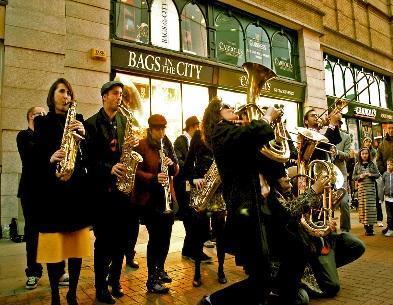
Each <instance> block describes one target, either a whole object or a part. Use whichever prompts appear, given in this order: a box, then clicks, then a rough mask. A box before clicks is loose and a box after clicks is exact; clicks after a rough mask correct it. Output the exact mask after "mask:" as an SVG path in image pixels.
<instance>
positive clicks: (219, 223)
mask: <svg viewBox="0 0 393 305" xmlns="http://www.w3.org/2000/svg"><path fill="white" fill-rule="evenodd" d="M213 160H214V157H213V152H212V151H211V150H210V149H209V148H208V147H207V146H206V145H205V143H204V142H203V141H202V136H201V132H200V131H199V130H197V131H195V133H194V135H193V137H192V139H191V143H190V149H189V151H188V154H187V158H186V161H185V163H184V175H185V176H186V177H187V179H188V180H189V182H190V184H191V186H192V187H193V190H195V188H196V189H200V188H201V187H202V186H203V185H204V183H206V181H204V179H203V178H204V176H205V174H206V173H207V171H208V170H209V168H210V166H211V165H212V163H213ZM193 193H194V192H193V191H192V192H191V197H192V196H193ZM191 202H192V198H191ZM208 213H209V214H210V215H211V218H212V225H213V230H214V231H215V232H216V240H217V259H218V272H217V275H218V281H219V282H220V283H221V284H225V283H227V279H226V277H225V273H224V260H225V249H224V228H225V214H226V212H225V203H224V198H223V197H222V189H221V188H220V187H219V189H218V190H217V191H216V193H215V194H214V195H213V196H212V198H211V200H210V202H209V206H208V207H207V208H206V210H205V211H201V212H199V213H198V212H196V211H195V212H194V213H193V217H192V218H193V221H192V234H193V236H194V237H195V240H196V241H197V242H196V243H195V249H194V251H193V253H196V255H195V274H194V280H193V286H194V287H199V286H201V285H202V282H201V273H200V263H201V259H202V257H201V255H203V243H204V242H205V241H206V240H208V238H209V234H208V233H209V218H208V215H207V214H208Z"/></svg>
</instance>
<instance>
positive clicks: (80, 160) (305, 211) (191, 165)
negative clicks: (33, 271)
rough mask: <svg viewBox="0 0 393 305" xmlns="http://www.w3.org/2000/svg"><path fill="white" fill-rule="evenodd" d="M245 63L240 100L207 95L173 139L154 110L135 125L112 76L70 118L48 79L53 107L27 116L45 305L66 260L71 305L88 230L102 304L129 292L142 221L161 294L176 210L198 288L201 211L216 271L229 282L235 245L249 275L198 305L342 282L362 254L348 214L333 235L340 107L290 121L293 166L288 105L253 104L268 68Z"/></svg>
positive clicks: (325, 290) (291, 298)
mask: <svg viewBox="0 0 393 305" xmlns="http://www.w3.org/2000/svg"><path fill="white" fill-rule="evenodd" d="M244 68H245V70H246V72H247V73H248V78H249V90H248V93H247V104H246V105H245V106H243V107H241V108H239V109H236V110H235V109H233V108H232V107H230V106H228V105H227V104H225V101H222V100H221V99H219V98H218V97H214V98H213V99H212V100H211V101H210V103H209V105H208V106H207V108H206V109H205V112H204V116H203V120H202V122H201V124H200V122H199V120H198V119H197V118H196V117H195V116H193V117H191V118H190V119H189V120H187V121H186V122H187V123H186V129H185V130H186V131H187V133H186V134H185V135H186V136H181V137H179V138H178V139H177V140H176V142H175V143H174V145H173V144H172V143H171V141H170V140H169V138H168V137H167V136H166V134H165V130H166V127H167V125H168V122H167V120H166V118H165V117H164V116H163V115H161V114H153V115H151V116H150V117H149V119H148V122H147V123H148V126H149V127H148V128H147V130H144V132H139V130H137V127H138V128H139V126H138V125H139V124H138V122H136V120H135V117H134V116H133V112H134V111H135V107H132V106H130V104H129V103H126V102H123V99H124V98H123V97H124V96H125V94H124V93H123V92H126V90H127V88H126V87H125V85H124V84H122V83H121V82H119V81H116V80H115V81H110V82H107V83H105V84H104V85H103V86H102V88H101V97H102V108H101V109H100V110H99V111H98V112H97V113H96V114H95V115H93V116H92V117H91V118H89V119H87V120H86V121H84V120H83V117H82V116H81V115H79V114H76V110H75V107H76V102H75V100H74V98H73V91H72V88H71V85H70V84H69V83H68V82H67V81H66V80H64V79H60V80H58V81H57V82H55V83H54V84H53V85H52V87H51V90H50V92H49V96H48V106H49V110H50V111H49V113H48V114H47V115H46V116H37V117H36V118H35V120H34V123H35V128H34V130H33V131H32V132H33V134H34V136H33V139H34V141H35V144H34V146H33V148H32V151H33V153H32V155H33V156H34V157H35V158H36V160H37V164H36V166H35V169H36V170H37V172H38V173H40V178H41V179H40V181H42V184H41V186H43V187H45V192H46V194H47V195H46V196H45V200H43V201H42V202H43V203H42V204H40V205H39V209H40V210H39V211H38V213H37V214H38V215H41V216H40V218H39V220H38V223H39V224H40V226H39V236H38V246H37V262H38V263H47V268H48V274H49V278H50V283H51V291H52V305H58V304H60V297H59V289H58V282H59V278H60V277H61V275H62V272H64V262H63V261H64V260H66V259H68V266H69V273H70V283H69V292H68V294H67V302H68V304H72V305H76V304H78V301H77V293H76V291H77V284H78V278H79V273H80V267H81V264H82V258H83V257H86V256H88V255H90V253H89V250H88V249H87V245H88V244H89V234H88V230H87V228H88V226H92V227H93V230H94V235H95V242H94V272H95V289H96V298H97V300H98V301H100V302H102V303H105V304H115V303H116V298H121V297H122V296H123V295H124V291H123V288H122V287H121V284H120V278H121V271H122V263H123V258H124V255H126V256H127V255H130V253H129V252H130V251H133V247H134V246H135V242H136V238H137V235H138V230H139V229H138V227H139V222H141V223H142V224H144V225H145V226H146V228H147V231H148V233H149V241H148V246H147V266H148V276H147V280H146V287H147V291H148V292H149V293H158V294H165V293H168V292H169V287H167V286H166V284H167V283H171V282H172V279H171V277H170V274H168V273H167V272H166V269H165V261H166V257H167V255H168V251H169V246H170V239H171V233H172V225H173V223H174V220H175V215H176V213H177V211H178V210H179V211H180V214H181V215H182V216H181V217H182V220H183V222H184V226H185V228H186V234H187V236H186V240H185V244H184V248H183V256H185V257H190V258H191V259H193V260H194V261H195V275H194V279H193V283H192V284H193V286H194V287H198V286H200V285H201V284H202V278H201V273H200V264H201V262H203V261H205V260H209V259H211V258H210V257H208V256H207V255H206V254H204V253H203V243H204V241H206V240H207V239H208V235H209V234H208V230H209V217H210V218H211V221H212V224H214V225H212V226H213V229H214V231H215V233H216V240H217V257H218V263H219V266H218V272H217V276H218V281H219V282H220V283H222V284H225V283H227V278H226V275H225V273H224V257H225V253H229V254H231V255H234V256H235V259H236V264H237V265H239V266H242V267H243V269H244V271H245V273H246V274H247V276H248V277H247V279H245V280H243V281H241V282H238V283H234V284H231V285H229V286H226V287H225V288H224V289H222V290H219V291H216V292H214V293H213V294H211V295H210V296H205V297H204V298H203V299H202V300H201V301H200V303H199V304H201V305H225V304H250V305H254V304H255V305H257V304H288V305H290V304H308V303H309V297H313V296H316V295H318V296H325V297H331V296H334V295H335V294H336V293H337V292H338V290H339V289H340V282H339V278H338V273H337V268H338V267H340V266H342V265H345V264H348V263H349V262H352V261H354V260H356V259H357V258H359V257H360V256H361V255H362V254H363V252H364V250H365V247H364V244H363V242H362V241H360V240H359V239H358V238H356V237H354V236H353V235H351V234H350V233H349V229H350V227H349V225H348V224H347V225H345V226H344V227H343V226H342V227H341V228H342V231H347V232H343V233H340V234H338V233H337V232H336V224H335V221H334V220H333V218H332V214H333V212H334V209H335V205H338V204H340V203H341V201H342V200H343V197H344V196H345V192H346V190H345V189H344V190H343V189H342V186H343V185H342V184H343V183H340V175H341V171H340V169H338V168H337V167H336V166H335V165H334V164H335V163H336V164H337V162H338V161H339V160H340V159H339V158H340V157H342V152H341V148H340V150H337V148H336V145H338V144H339V143H340V142H342V140H343V139H342V135H340V131H339V125H340V121H341V110H342V108H339V107H335V109H332V110H331V111H330V112H329V114H328V115H327V119H326V120H325V121H324V122H323V124H322V125H324V126H323V127H324V129H325V131H324V132H323V133H321V127H322V126H321V120H320V118H319V116H318V115H317V113H316V111H315V110H314V109H311V110H309V111H308V112H306V114H305V116H304V125H305V126H306V128H299V132H298V139H297V145H295V146H297V154H298V156H297V161H298V162H297V165H296V166H295V167H292V168H289V169H288V167H289V165H290V163H289V161H290V159H292V158H290V154H291V155H293V150H295V151H296V149H295V148H293V149H291V151H289V150H290V149H289V146H291V147H294V145H292V143H291V141H292V140H291V139H290V137H289V133H288V131H287V130H286V129H285V123H284V122H283V120H282V116H283V111H282V109H280V108H275V107H268V108H266V109H261V108H259V107H258V106H257V105H256V103H255V100H256V99H257V98H258V97H259V95H260V90H261V88H262V87H263V85H264V83H265V82H266V81H268V80H269V79H271V78H274V77H275V74H274V72H272V71H271V70H270V69H268V68H266V67H264V66H261V65H258V64H251V63H246V64H244ZM134 93H135V92H134ZM132 98H133V99H135V100H134V101H133V102H132V101H131V104H132V103H133V104H134V105H138V103H139V104H140V101H137V99H138V94H134V95H133V97H132ZM337 104H339V103H337ZM340 106H342V104H340ZM199 129H200V130H199ZM295 143H296V142H295ZM289 144H290V145H289ZM59 168H61V171H59ZM179 170H180V171H179ZM178 174H179V175H178ZM288 174H289V175H288ZM177 175H178V176H177ZM344 175H346V172H345V173H344ZM176 176H177V177H176ZM173 178H175V181H173ZM31 182H32V181H31ZM173 182H175V183H173ZM24 183H27V182H26V181H25V182H24ZM40 183H41V182H37V181H36V182H35V184H36V185H39V184H40ZM345 183H346V182H345ZM340 184H341V185H340ZM345 186H346V184H345V185H344V187H345ZM346 198H348V197H346ZM341 204H342V203H341ZM348 221H349V220H348ZM344 229H345V230H344ZM86 233H87V235H86ZM130 245H132V246H131V247H130ZM130 248H132V249H130ZM305 270H308V272H305ZM306 273H307V274H306ZM310 277H311V278H312V279H314V281H310V280H309V278H310ZM109 287H111V288H109Z"/></svg>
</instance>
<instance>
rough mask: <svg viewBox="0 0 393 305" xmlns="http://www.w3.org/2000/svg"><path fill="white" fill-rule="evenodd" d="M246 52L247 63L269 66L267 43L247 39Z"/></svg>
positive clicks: (268, 47)
mask: <svg viewBox="0 0 393 305" xmlns="http://www.w3.org/2000/svg"><path fill="white" fill-rule="evenodd" d="M247 45H248V48H247V52H248V58H249V61H253V62H259V63H264V64H268V65H269V66H270V46H269V43H267V42H263V41H259V40H256V39H252V38H248V40H247Z"/></svg>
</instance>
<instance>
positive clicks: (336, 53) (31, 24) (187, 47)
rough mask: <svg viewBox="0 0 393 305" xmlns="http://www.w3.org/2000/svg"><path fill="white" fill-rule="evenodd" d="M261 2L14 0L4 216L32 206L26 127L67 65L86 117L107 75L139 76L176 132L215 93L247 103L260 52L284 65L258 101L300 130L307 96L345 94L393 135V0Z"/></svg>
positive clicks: (359, 132) (376, 132)
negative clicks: (23, 153)
mask: <svg viewBox="0 0 393 305" xmlns="http://www.w3.org/2000/svg"><path fill="white" fill-rule="evenodd" d="M49 2H50V4H49ZM261 2H262V1H252V0H242V1H235V0H231V1H229V0H223V1H208V0H195V1H189V0H117V1H116V0H112V1H110V0H94V1H93V0H74V1H71V0H57V1H45V0H35V1H28V2H26V1H23V0H9V1H8V2H3V3H2V6H1V7H0V8H1V9H2V11H0V12H3V15H4V16H5V17H4V18H3V19H2V22H3V27H4V34H3V36H2V37H1V38H2V44H1V45H0V46H1V48H2V50H1V52H2V53H0V54H1V55H0V57H1V62H0V63H1V70H2V84H1V87H0V88H1V103H0V115H1V123H0V124H1V125H0V126H1V133H0V139H1V141H0V143H1V146H0V160H1V167H2V170H1V209H0V217H1V224H2V225H4V224H8V223H9V222H10V219H11V218H12V217H18V218H21V212H20V209H19V208H18V199H17V198H16V193H17V186H18V180H19V176H20V171H21V168H20V167H21V166H20V161H19V156H18V152H17V149H16V142H15V138H16V134H17V132H18V131H19V130H21V129H24V128H26V125H27V122H26V111H27V109H28V108H30V107H31V106H35V105H37V106H40V105H44V103H45V100H46V94H47V90H48V88H49V86H50V84H51V83H52V82H53V81H54V80H55V79H56V78H58V77H65V78H67V79H68V80H69V81H70V82H71V84H72V85H73V87H74V89H75V91H76V94H77V100H78V105H79V106H78V109H79V111H80V112H81V113H82V114H84V116H85V117H89V116H90V115H91V114H93V113H94V112H96V111H97V109H98V108H99V107H100V106H101V101H100V95H99V88H100V87H101V85H102V84H103V83H104V82H105V81H107V80H109V79H118V80H121V81H122V82H123V83H124V84H125V85H127V84H128V85H130V84H131V83H132V84H134V85H135V86H136V87H137V89H138V91H139V93H140V95H141V98H142V105H139V106H138V111H137V112H136V113H137V117H138V120H139V122H140V123H141V124H142V125H146V121H147V117H148V116H149V115H150V114H153V113H162V114H164V115H165V116H166V117H167V120H168V128H167V133H168V135H169V137H170V138H171V139H174V138H175V137H176V136H178V135H179V134H180V133H181V132H182V129H183V127H184V122H185V120H186V119H187V117H189V116H191V115H197V116H199V117H201V116H202V115H203V110H204V108H205V107H206V105H207V103H208V101H209V99H210V98H211V97H213V96H215V95H218V96H220V97H222V98H223V100H224V101H225V102H227V103H228V104H231V105H233V106H237V105H241V104H244V103H246V92H247V88H248V79H247V74H246V73H245V72H244V70H243V69H242V64H243V63H244V62H246V61H252V62H257V63H260V64H263V65H265V66H267V67H268V68H270V69H272V70H273V71H274V72H275V73H276V74H277V78H276V79H274V80H271V81H268V82H267V83H266V84H265V85H264V87H263V89H262V91H261V95H262V96H261V98H260V99H259V100H258V103H259V104H260V105H261V106H268V105H269V106H270V105H277V104H278V105H282V106H283V107H284V112H285V118H286V121H287V126H288V129H289V130H291V131H292V130H293V131H294V129H295V127H296V126H299V125H301V124H302V115H303V112H304V111H305V110H307V109H308V108H310V107H314V108H316V109H317V110H318V111H319V112H322V111H323V110H324V109H326V108H327V107H328V101H329V103H332V102H334V100H335V99H336V98H337V97H343V98H346V99H348V100H351V101H350V103H349V106H348V108H347V109H346V110H345V117H346V126H347V127H346V128H348V129H349V130H350V131H351V133H354V132H355V131H356V136H357V138H358V140H357V141H358V142H359V139H360V138H361V137H363V136H364V135H365V134H368V135H371V136H373V137H374V138H375V139H378V138H379V137H380V136H382V134H383V128H384V126H385V125H384V124H386V123H388V122H389V121H392V120H393V116H392V113H393V112H392V111H391V109H393V108H392V95H391V91H392V90H391V76H392V74H393V60H392V52H393V44H392V22H391V20H392V5H391V1H390V0H375V1H371V0H369V1H361V0H345V1H342V0H324V1H322V2H320V1H317V0H306V1H304V0H287V1H264V2H263V3H262V4H261ZM0 3H1V1H0ZM0 32H1V31H0ZM0 34H1V33H0ZM362 77H363V79H361V78H362ZM353 85H354V86H353ZM351 86H353V88H352V89H351ZM362 90H363V91H362ZM374 114H375V115H374ZM354 148H355V149H356V148H357V146H356V145H354Z"/></svg>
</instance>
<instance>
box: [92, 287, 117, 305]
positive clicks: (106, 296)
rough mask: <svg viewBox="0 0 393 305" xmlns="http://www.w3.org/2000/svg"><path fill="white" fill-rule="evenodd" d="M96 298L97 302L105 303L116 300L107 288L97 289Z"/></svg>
mask: <svg viewBox="0 0 393 305" xmlns="http://www.w3.org/2000/svg"><path fill="white" fill-rule="evenodd" d="M96 299H97V301H98V302H101V303H105V304H115V303H116V300H115V299H114V298H113V297H112V295H111V294H110V292H109V290H108V288H106V289H105V288H104V289H98V290H97V291H96Z"/></svg>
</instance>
